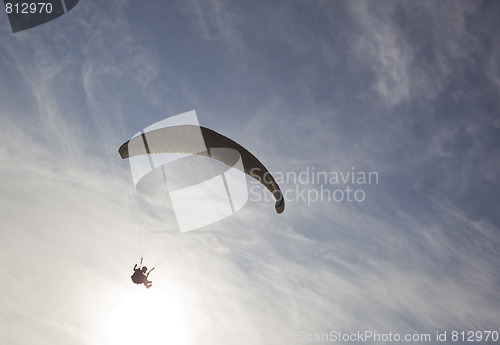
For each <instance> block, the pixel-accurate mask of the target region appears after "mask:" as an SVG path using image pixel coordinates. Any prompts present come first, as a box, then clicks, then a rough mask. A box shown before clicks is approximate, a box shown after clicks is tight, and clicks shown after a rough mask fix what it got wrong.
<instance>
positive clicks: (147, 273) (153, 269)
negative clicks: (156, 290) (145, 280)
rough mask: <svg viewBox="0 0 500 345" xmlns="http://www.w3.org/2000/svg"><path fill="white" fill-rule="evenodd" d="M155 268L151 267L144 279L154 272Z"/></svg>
mask: <svg viewBox="0 0 500 345" xmlns="http://www.w3.org/2000/svg"><path fill="white" fill-rule="evenodd" d="M154 269H155V268H154V267H153V268H152V269H150V270H149V272H148V273H147V274H146V277H149V274H150V273H151V271H152V270H154Z"/></svg>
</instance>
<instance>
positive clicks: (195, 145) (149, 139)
mask: <svg viewBox="0 0 500 345" xmlns="http://www.w3.org/2000/svg"><path fill="white" fill-rule="evenodd" d="M200 131H201V134H202V137H203V141H204V145H200V143H199V141H200V139H199V134H200ZM200 147H206V149H204V150H203V151H200ZM221 149H232V150H236V151H237V152H238V153H239V154H240V156H241V160H242V162H243V170H242V171H243V172H244V173H245V174H247V175H248V176H251V177H253V178H254V179H256V180H257V181H259V182H260V183H261V184H262V185H264V187H266V188H267V189H268V190H269V191H270V192H271V193H272V194H273V196H274V197H275V199H276V204H275V206H274V207H275V209H276V212H277V213H282V212H283V211H284V209H285V201H284V199H283V194H282V193H281V190H280V188H279V186H278V184H277V183H276V181H275V180H274V178H273V176H272V175H271V173H269V171H268V170H267V169H266V167H264V165H263V164H262V163H261V162H260V161H259V160H258V159H257V158H256V157H255V156H254V155H253V154H252V153H250V152H249V151H248V150H247V149H245V148H244V147H243V146H241V145H239V144H238V143H236V142H235V141H233V140H231V139H229V138H227V137H225V136H223V135H222V134H219V133H217V132H215V131H213V130H211V129H208V128H205V127H201V126H194V125H182V126H172V127H165V128H160V129H155V130H152V131H150V132H147V133H142V134H141V135H138V136H135V137H133V138H132V139H130V140H129V141H127V142H125V143H124V144H123V145H122V146H121V147H120V149H119V150H118V152H119V153H120V155H121V157H122V158H123V159H125V158H130V157H134V156H140V155H148V154H155V153H188V154H196V155H200V156H206V157H211V158H214V159H217V160H218V161H220V162H222V163H224V164H226V165H228V166H230V167H233V166H234V155H231V154H229V153H227V152H230V151H231V150H221ZM240 170H241V169H240Z"/></svg>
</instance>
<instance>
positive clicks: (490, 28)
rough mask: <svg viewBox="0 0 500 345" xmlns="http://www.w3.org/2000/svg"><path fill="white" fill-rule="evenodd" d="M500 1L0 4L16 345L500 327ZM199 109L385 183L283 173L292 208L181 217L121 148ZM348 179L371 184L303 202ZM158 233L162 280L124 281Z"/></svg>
mask: <svg viewBox="0 0 500 345" xmlns="http://www.w3.org/2000/svg"><path fill="white" fill-rule="evenodd" d="M499 13H500V3H498V2H495V1H477V2H472V1H419V2H398V1H378V2H376V3H375V2H368V1H331V0H328V1H322V0H318V1H223V0H207V1H201V0H200V1H189V0H188V1H169V2H164V1H148V2H145V3H144V4H140V3H138V2H127V1H118V0H110V1H106V3H104V2H97V1H91V0H81V1H80V3H79V4H78V5H77V6H76V7H75V8H74V9H73V10H71V11H70V12H68V13H67V14H65V15H64V16H61V17H60V18H57V19H55V20H54V21H52V22H49V23H46V24H43V25H41V26H38V27H36V28H33V29H30V30H27V31H22V32H18V33H16V34H13V33H12V32H11V30H10V26H9V23H8V18H7V16H6V15H3V16H2V17H3V20H2V21H0V23H1V24H0V47H1V48H0V52H1V55H0V56H1V58H0V76H1V82H0V162H1V164H0V176H1V179H0V217H1V219H2V226H1V231H0V246H1V251H0V252H1V256H0V258H1V259H2V266H1V267H0V275H1V276H2V277H3V278H2V284H1V287H0V292H1V294H0V296H1V297H0V306H1V308H0V343H2V344H10V345H17V344H28V343H36V344H42V345H44V344H51V345H58V344H82V345H83V344H92V345H93V344H111V345H112V344H121V345H127V344H132V343H134V344H135V343H136V342H137V341H138V339H141V340H142V341H147V342H148V343H149V344H151V345H153V344H167V343H176V344H207V345H211V344H218V345H220V344H241V345H246V344H249V345H255V344H287V345H288V344H307V343H315V344H330V343H335V342H333V341H331V340H326V339H325V340H323V341H315V342H312V341H308V340H306V339H304V337H303V335H304V334H307V335H310V336H313V335H315V334H324V333H329V332H331V331H339V332H344V333H348V334H350V333H356V332H358V331H361V332H364V331H375V332H379V333H383V334H387V333H389V332H392V333H393V334H394V333H398V334H406V333H408V334H414V333H418V334H431V335H432V336H433V337H435V335H436V332H444V331H447V332H448V334H447V336H448V338H447V340H448V342H449V343H452V341H451V332H452V331H459V332H461V331H465V332H467V331H500V316H499V315H500V294H499V292H498V291H500V269H499V265H498V263H499V262H500V252H499V248H500V233H499V231H500V229H499V224H500V217H499V213H498V211H497V210H498V209H499V207H500V199H499V198H498V193H499V191H500V181H499V179H498V176H499V172H500V116H499V114H500V97H499V94H500V44H499V42H500V27H499V26H500V20H499V19H500V18H499ZM190 110H196V113H197V116H198V119H199V122H200V124H201V125H203V126H206V127H209V128H212V129H214V130H216V131H218V132H220V133H222V134H224V135H226V136H228V137H230V138H232V139H234V140H236V141H237V142H239V143H240V144H242V145H243V146H245V147H246V148H248V149H249V150H250V151H251V152H253V153H254V154H255V155H256V156H257V157H258V158H259V159H260V160H261V161H262V162H263V163H264V165H265V166H266V167H267V168H268V169H269V170H270V171H272V172H275V173H277V174H287V173H289V174H293V173H295V174H299V173H300V172H303V171H307V169H310V170H311V169H313V168H314V169H315V171H319V172H327V173H331V172H336V173H340V172H342V173H344V174H345V173H348V172H354V171H356V172H366V173H368V172H376V173H377V176H378V183H371V184H358V183H355V184H352V183H351V184H349V183H347V184H343V183H339V184H332V183H326V184H318V183H295V182H294V181H291V180H287V181H284V183H282V184H281V188H282V190H283V191H290V192H289V193H288V195H289V196H290V199H289V200H287V208H286V209H285V212H284V213H283V214H281V215H277V214H276V213H275V212H274V208H273V205H274V202H273V201H271V200H267V201H266V200H253V199H251V200H250V201H249V202H248V203H247V204H246V205H245V206H244V207H243V208H242V209H241V210H239V211H238V212H236V213H235V214H234V215H233V216H231V217H229V218H226V219H224V220H222V221H220V222H218V223H216V224H212V225H209V226H207V227H204V228H202V229H199V230H196V231H193V232H189V233H184V234H180V233H179V231H178V226H177V224H176V219H175V213H174V211H173V210H172V205H171V204H169V202H168V200H167V201H165V200H164V199H161V200H160V199H158V198H153V197H148V196H144V195H141V194H139V193H137V192H136V191H135V190H134V186H133V183H132V177H131V174H130V169H129V166H128V163H127V162H126V161H122V160H121V158H120V156H119V154H118V152H117V150H118V148H119V146H120V145H121V144H122V143H123V142H124V141H126V140H127V139H129V138H130V137H131V136H133V135H134V134H135V133H137V132H138V131H139V130H141V129H142V128H144V127H147V126H149V125H151V124H153V123H155V122H157V121H160V120H162V119H164V118H166V117H169V116H173V115H176V114H180V113H184V112H186V111H190ZM290 176H292V175H290ZM247 182H248V184H249V186H250V187H253V186H254V185H255V183H254V182H252V181H251V180H247ZM347 187H350V188H353V189H355V190H358V189H360V190H362V191H363V193H364V194H363V195H365V198H364V200H363V201H361V202H358V201H346V200H342V201H338V202H337V201H332V200H323V201H321V200H315V201H314V200H313V201H311V200H307V201H306V200H304V199H302V198H301V197H299V196H298V195H304V194H300V192H303V193H306V195H314V193H315V192H321V191H322V190H325V189H326V190H329V191H330V192H333V191H335V190H341V191H345V189H346V188H347ZM257 188H260V187H257ZM322 188H323V189H322ZM251 190H252V189H251ZM259 190H260V191H261V192H262V195H264V194H265V192H266V191H265V190H264V189H263V188H260V189H259ZM307 193H309V194H307ZM141 232H142V253H143V254H144V257H145V264H147V265H149V266H152V265H156V266H157V268H156V270H155V271H154V272H153V273H152V274H151V278H152V280H153V282H154V283H153V284H154V285H153V288H152V289H149V290H146V289H145V288H143V287H138V286H134V285H133V284H132V283H131V281H130V278H129V276H130V275H131V273H132V270H131V269H132V267H133V265H134V263H135V262H137V260H138V257H139V256H140V254H141V244H140V243H141V240H140V238H141V235H140V234H141ZM415 342H416V343H418V342H417V341H415ZM337 343H338V342H337ZM340 343H346V342H340ZM347 343H348V342H347ZM363 343H367V344H370V343H376V342H375V341H373V339H372V340H370V339H367V340H365V341H364V342H363ZM490 343H493V342H491V341H490Z"/></svg>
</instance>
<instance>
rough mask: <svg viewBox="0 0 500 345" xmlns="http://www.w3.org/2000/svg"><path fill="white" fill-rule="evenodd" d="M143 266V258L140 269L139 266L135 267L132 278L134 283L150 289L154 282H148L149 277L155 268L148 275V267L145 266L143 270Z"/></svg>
mask: <svg viewBox="0 0 500 345" xmlns="http://www.w3.org/2000/svg"><path fill="white" fill-rule="evenodd" d="M141 265H142V258H141V263H140V264H139V268H137V264H135V265H134V274H132V276H131V277H130V278H132V281H133V282H134V283H136V284H144V286H145V287H147V288H148V289H149V288H150V287H151V285H152V283H153V282H152V281H150V280H148V276H149V274H150V273H151V271H152V270H154V269H155V268H154V267H153V268H152V269H151V270H150V271H149V272H148V273H146V272H147V270H148V268H147V267H146V266H143V267H142V268H141Z"/></svg>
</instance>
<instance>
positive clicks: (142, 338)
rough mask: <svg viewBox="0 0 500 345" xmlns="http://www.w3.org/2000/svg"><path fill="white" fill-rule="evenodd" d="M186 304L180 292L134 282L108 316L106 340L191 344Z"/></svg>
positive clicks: (117, 344)
mask: <svg viewBox="0 0 500 345" xmlns="http://www.w3.org/2000/svg"><path fill="white" fill-rule="evenodd" d="M185 308H186V305H185V303H183V301H182V300H181V298H180V296H179V294H175V293H173V292H171V291H167V290H160V289H158V287H152V288H151V289H146V288H145V287H144V286H131V287H130V290H129V291H127V292H126V293H124V294H121V295H120V296H118V297H117V299H116V300H115V301H114V303H113V306H112V310H111V311H110V313H109V315H108V320H107V326H106V328H107V338H108V341H107V344H110V345H132V344H133V345H137V344H148V345H156V344H161V345H165V344H178V345H183V344H185V345H187V344H190V343H191V342H190V336H189V333H190V327H189V325H188V322H187V317H186V315H187V313H186V310H185Z"/></svg>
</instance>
